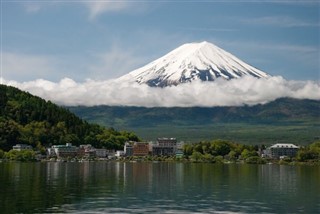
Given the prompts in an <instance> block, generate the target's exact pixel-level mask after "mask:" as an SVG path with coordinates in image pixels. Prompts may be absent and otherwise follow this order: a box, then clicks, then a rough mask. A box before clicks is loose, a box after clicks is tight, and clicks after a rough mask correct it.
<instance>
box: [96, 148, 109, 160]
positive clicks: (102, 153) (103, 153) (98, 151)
mask: <svg viewBox="0 0 320 214" xmlns="http://www.w3.org/2000/svg"><path fill="white" fill-rule="evenodd" d="M95 151H96V156H97V157H98V158H105V157H107V150H106V149H96V150H95Z"/></svg>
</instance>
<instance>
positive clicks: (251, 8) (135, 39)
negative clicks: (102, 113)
mask: <svg viewBox="0 0 320 214" xmlns="http://www.w3.org/2000/svg"><path fill="white" fill-rule="evenodd" d="M319 11H320V1H308V0H304V1H302V0H301V1H294V0H292V1H290V0H287V1H282V0H277V1H275V0H274V1H271V0H270V1H241V0H240V1H233V0H230V1H228V0H226V1H209V0H207V1H143V0H142V1H76V0H73V1H67V0H65V1H54V0H52V1H47V0H43V1H41V0H37V1H27V0H26V1H23V0H19V1H15V0H1V55H2V57H1V62H2V64H1V69H2V75H3V78H4V79H7V80H15V81H19V82H23V81H32V80H35V79H46V80H50V81H55V82H57V81H60V80H61V79H63V78H65V77H68V78H71V79H73V80H74V81H76V82H83V81H86V80H87V79H92V80H107V79H112V78H116V77H119V76H121V75H123V74H126V73H128V72H130V71H132V70H134V69H136V68H138V67H140V66H143V65H145V64H147V63H149V62H150V61H152V60H154V59H157V58H159V57H161V56H162V55H164V54H166V53H167V52H169V51H171V50H173V49H174V48H176V47H178V46H179V45H182V44H184V43H187V42H197V41H199V42H200V41H204V40H206V41H208V42H212V43H214V44H216V45H218V46H219V47H221V48H223V49H225V50H227V51H228V52H231V53H232V54H234V55H235V56H237V57H239V58H240V59H242V60H243V61H245V62H247V63H249V64H251V65H253V66H255V67H257V68H259V69H261V70H263V71H265V72H267V73H269V74H271V75H280V76H283V77H284V78H285V79H289V80H313V81H319V79H320V77H319V76H320V41H319V38H320V17H319V16H320V14H319V13H320V12H319Z"/></svg>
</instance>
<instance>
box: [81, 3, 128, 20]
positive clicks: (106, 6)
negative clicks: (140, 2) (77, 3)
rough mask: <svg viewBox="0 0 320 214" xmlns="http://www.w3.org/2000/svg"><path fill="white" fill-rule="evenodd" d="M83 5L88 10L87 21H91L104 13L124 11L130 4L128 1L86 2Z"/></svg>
mask: <svg viewBox="0 0 320 214" xmlns="http://www.w3.org/2000/svg"><path fill="white" fill-rule="evenodd" d="M84 4H85V6H86V7H87V8H88V9H89V19H90V20H93V19H95V18H96V17H97V16H99V15H101V14H103V13H106V12H119V11H122V10H126V9H128V8H129V7H130V6H131V4H132V3H131V2H128V1H87V2H84Z"/></svg>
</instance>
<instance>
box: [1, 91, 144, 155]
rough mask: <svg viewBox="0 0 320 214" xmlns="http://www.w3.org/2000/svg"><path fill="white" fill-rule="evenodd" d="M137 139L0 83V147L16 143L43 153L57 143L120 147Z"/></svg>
mask: <svg viewBox="0 0 320 214" xmlns="http://www.w3.org/2000/svg"><path fill="white" fill-rule="evenodd" d="M128 140H134V141H139V138H138V136H136V135H135V134H134V133H132V132H127V131H117V130H115V129H113V128H104V127H102V126H99V125H96V124H89V123H88V122H86V121H84V120H82V119H80V118H79V117H77V116H76V115H74V114H73V113H71V112H70V111H69V110H68V109H65V108H62V107H59V106H57V105H55V104H53V103H52V102H50V101H46V100H44V99H41V98H39V97H36V96H33V95H31V94H30V93H27V92H23V91H21V90H19V89H17V88H14V87H10V86H5V85H0V150H4V151H8V150H10V149H12V146H13V145H15V144H18V143H20V144H21V143H22V144H29V145H32V146H33V147H34V148H37V149H39V150H40V151H43V152H44V148H45V147H49V146H51V145H57V144H65V143H72V144H74V145H80V144H91V145H93V146H94V147H96V148H107V149H120V148H122V147H123V145H124V143H125V141H128Z"/></svg>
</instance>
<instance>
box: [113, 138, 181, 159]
mask: <svg viewBox="0 0 320 214" xmlns="http://www.w3.org/2000/svg"><path fill="white" fill-rule="evenodd" d="M182 149H183V142H179V143H178V142H177V139H176V138H158V139H157V141H156V142H149V143H141V142H127V143H125V145H124V150H123V151H117V154H116V156H118V157H119V156H127V157H129V156H148V155H151V156H182V155H183V151H182Z"/></svg>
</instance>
